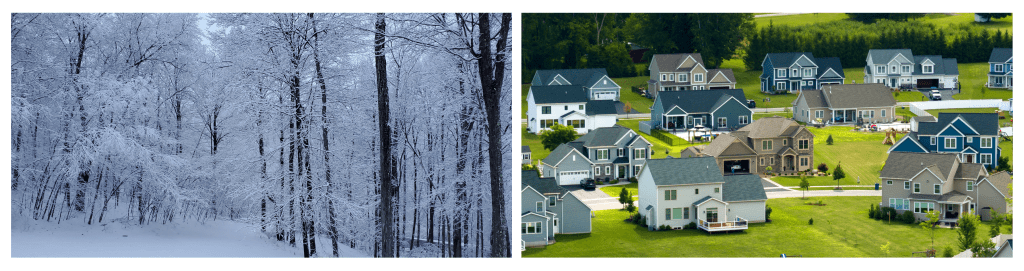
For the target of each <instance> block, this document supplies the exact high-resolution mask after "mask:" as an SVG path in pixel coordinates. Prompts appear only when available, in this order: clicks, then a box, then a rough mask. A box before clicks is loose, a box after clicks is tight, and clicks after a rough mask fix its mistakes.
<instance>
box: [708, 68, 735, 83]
mask: <svg viewBox="0 0 1024 271" xmlns="http://www.w3.org/2000/svg"><path fill="white" fill-rule="evenodd" d="M718 72H722V75H725V78H726V79H729V81H730V82H733V83H736V75H735V74H733V72H732V69H708V76H707V78H706V79H704V81H711V79H712V78H715V75H716V74H718Z"/></svg>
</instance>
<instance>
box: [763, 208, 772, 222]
mask: <svg viewBox="0 0 1024 271" xmlns="http://www.w3.org/2000/svg"><path fill="white" fill-rule="evenodd" d="M764 220H765V221H772V207H765V208H764Z"/></svg>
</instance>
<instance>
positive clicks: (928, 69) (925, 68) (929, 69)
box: [921, 65, 935, 73]
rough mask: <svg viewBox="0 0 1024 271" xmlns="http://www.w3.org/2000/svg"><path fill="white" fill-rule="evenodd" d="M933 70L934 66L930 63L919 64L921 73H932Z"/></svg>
mask: <svg viewBox="0 0 1024 271" xmlns="http://www.w3.org/2000/svg"><path fill="white" fill-rule="evenodd" d="M934 70H935V67H933V66H932V65H924V66H921V73H932V72H934Z"/></svg>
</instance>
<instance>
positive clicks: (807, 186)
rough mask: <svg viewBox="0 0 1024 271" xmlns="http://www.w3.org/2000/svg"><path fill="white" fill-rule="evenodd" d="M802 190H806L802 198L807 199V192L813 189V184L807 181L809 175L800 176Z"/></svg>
mask: <svg viewBox="0 0 1024 271" xmlns="http://www.w3.org/2000/svg"><path fill="white" fill-rule="evenodd" d="M800 189H803V190H804V193H803V196H801V198H804V199H806V198H807V190H810V189H811V182H808V181H807V175H806V174H800Z"/></svg>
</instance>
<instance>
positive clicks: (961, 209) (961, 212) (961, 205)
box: [958, 202, 964, 216]
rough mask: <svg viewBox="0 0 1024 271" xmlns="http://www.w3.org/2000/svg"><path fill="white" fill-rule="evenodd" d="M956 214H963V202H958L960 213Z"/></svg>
mask: <svg viewBox="0 0 1024 271" xmlns="http://www.w3.org/2000/svg"><path fill="white" fill-rule="evenodd" d="M958 215H959V216H962V215H964V203H963V202H961V203H960V213H958Z"/></svg>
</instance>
